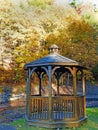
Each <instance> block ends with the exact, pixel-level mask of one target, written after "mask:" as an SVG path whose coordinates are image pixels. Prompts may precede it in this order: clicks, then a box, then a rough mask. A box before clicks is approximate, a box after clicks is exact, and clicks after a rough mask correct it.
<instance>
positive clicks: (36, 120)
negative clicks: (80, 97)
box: [26, 111, 87, 128]
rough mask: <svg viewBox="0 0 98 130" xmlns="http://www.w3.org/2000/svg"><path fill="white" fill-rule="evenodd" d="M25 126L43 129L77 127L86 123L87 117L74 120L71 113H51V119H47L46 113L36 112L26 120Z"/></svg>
mask: <svg viewBox="0 0 98 130" xmlns="http://www.w3.org/2000/svg"><path fill="white" fill-rule="evenodd" d="M26 122H27V125H30V126H36V127H45V128H63V127H78V126H80V125H82V124H83V123H85V122H87V117H81V118H80V119H79V120H76V119H75V117H74V113H73V112H64V111H59V112H58V111H53V112H52V118H51V119H49V115H48V113H47V112H44V111H43V112H36V113H33V114H32V115H31V117H30V118H29V119H28V118H27V117H26Z"/></svg>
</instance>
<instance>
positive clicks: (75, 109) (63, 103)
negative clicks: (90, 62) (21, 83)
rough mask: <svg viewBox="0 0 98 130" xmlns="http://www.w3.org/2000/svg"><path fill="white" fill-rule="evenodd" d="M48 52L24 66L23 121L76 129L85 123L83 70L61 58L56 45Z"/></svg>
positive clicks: (43, 125) (37, 124)
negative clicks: (24, 106)
mask: <svg viewBox="0 0 98 130" xmlns="http://www.w3.org/2000/svg"><path fill="white" fill-rule="evenodd" d="M49 49H50V54H49V55H48V56H46V57H43V58H41V59H39V60H36V61H34V62H30V63H28V64H26V65H25V69H26V71H27V91H26V94H27V103H26V122H27V124H28V125H33V126H39V127H46V128H62V127H77V126H79V125H81V124H83V123H84V122H86V121H87V117H86V101H85V75H84V72H83V70H84V69H85V68H84V67H83V66H81V65H80V64H79V63H78V62H76V61H74V60H71V59H69V58H66V57H64V56H61V55H60V54H59V53H58V46H56V45H52V46H51V47H50V48H49Z"/></svg>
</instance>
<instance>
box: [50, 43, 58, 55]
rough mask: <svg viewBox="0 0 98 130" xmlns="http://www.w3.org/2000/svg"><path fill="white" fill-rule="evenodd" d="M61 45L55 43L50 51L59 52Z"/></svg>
mask: <svg viewBox="0 0 98 130" xmlns="http://www.w3.org/2000/svg"><path fill="white" fill-rule="evenodd" d="M58 50H59V47H58V46H57V45H55V44H53V45H52V46H50V47H49V51H50V53H58Z"/></svg>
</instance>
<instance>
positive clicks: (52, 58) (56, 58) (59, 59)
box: [25, 45, 82, 69]
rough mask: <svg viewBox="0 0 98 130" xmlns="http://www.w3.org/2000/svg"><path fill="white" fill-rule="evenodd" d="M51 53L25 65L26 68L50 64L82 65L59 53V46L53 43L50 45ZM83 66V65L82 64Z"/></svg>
mask: <svg viewBox="0 0 98 130" xmlns="http://www.w3.org/2000/svg"><path fill="white" fill-rule="evenodd" d="M50 53H51V54H49V55H48V56H45V57H43V58H41V59H38V60H35V61H33V62H30V63H28V64H26V65H25V69H27V68H29V67H34V66H49V65H64V66H81V65H80V64H79V63H78V62H77V61H74V60H71V59H69V58H67V57H64V56H62V55H60V54H58V47H57V46H56V45H52V46H51V47H50ZM81 67H82V66H81Z"/></svg>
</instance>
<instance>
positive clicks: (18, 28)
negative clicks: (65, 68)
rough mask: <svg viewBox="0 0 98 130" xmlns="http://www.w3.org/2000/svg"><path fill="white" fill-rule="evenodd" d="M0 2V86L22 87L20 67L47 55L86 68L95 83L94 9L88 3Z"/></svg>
mask: <svg viewBox="0 0 98 130" xmlns="http://www.w3.org/2000/svg"><path fill="white" fill-rule="evenodd" d="M13 1H14V0H0V84H3V85H10V84H16V85H17V84H24V83H25V77H26V75H25V70H24V65H25V64H26V63H28V62H31V61H34V60H36V59H39V58H41V57H43V56H45V55H47V54H48V48H49V47H50V45H52V44H56V45H58V46H59V47H60V54H61V55H63V56H65V57H68V58H71V59H73V60H76V61H78V62H80V63H81V64H82V65H83V66H85V67H87V68H88V69H87V70H86V71H85V73H86V75H87V76H86V77H87V80H89V81H90V82H92V83H98V81H97V80H98V9H97V8H96V6H95V5H93V4H91V3H85V4H83V3H77V2H76V0H73V1H71V2H70V3H68V4H64V5H57V4H56V2H55V1H56V0H25V1H24V0H20V1H18V4H15V2H13Z"/></svg>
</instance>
